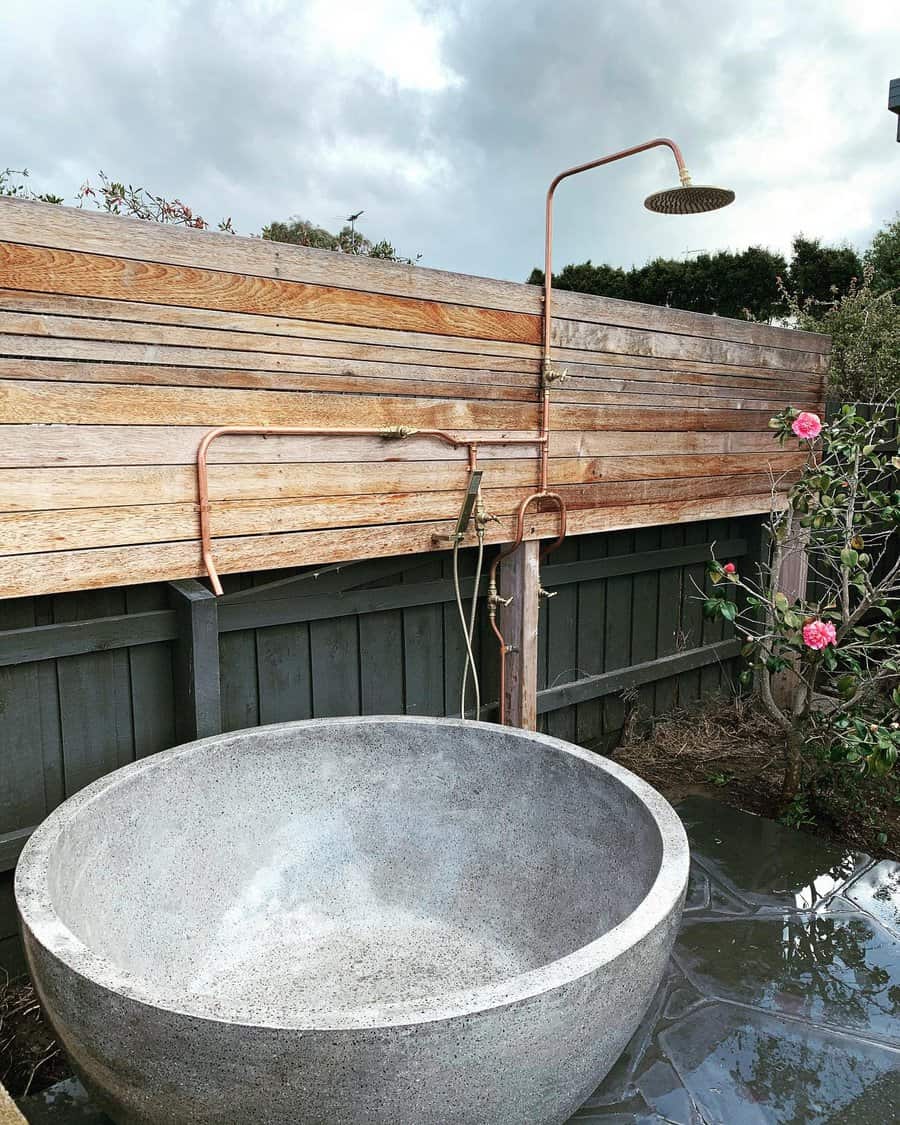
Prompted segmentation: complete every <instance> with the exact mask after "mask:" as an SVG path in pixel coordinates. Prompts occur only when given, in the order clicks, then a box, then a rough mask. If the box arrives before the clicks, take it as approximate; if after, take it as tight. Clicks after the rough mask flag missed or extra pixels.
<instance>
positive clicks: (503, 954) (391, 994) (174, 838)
mask: <svg viewBox="0 0 900 1125" xmlns="http://www.w3.org/2000/svg"><path fill="white" fill-rule="evenodd" d="M68 805H71V806H72V807H71V809H70V810H69V811H68V813H67V815H65V816H64V817H61V818H60V819H59V821H58V824H57V825H56V828H55V836H52V837H51V840H52V843H51V845H50V846H49V847H48V848H47V860H46V887H47V893H48V895H49V899H50V901H51V902H52V906H53V910H54V912H55V914H56V916H57V918H58V920H59V921H60V922H61V923H62V925H63V926H64V927H65V928H67V929H68V931H70V932H71V934H72V935H74V937H75V939H77V942H78V943H80V944H81V945H82V946H83V947H85V948H86V949H87V950H88V951H89V952H90V954H91V955H93V956H95V957H96V958H98V959H100V960H101V961H102V962H106V963H108V965H109V966H111V968H112V969H113V970H114V971H115V972H116V973H117V974H119V975H120V977H121V979H122V980H123V981H125V982H127V983H128V984H129V987H130V988H131V989H132V991H133V993H134V994H137V995H144V994H146V995H148V996H152V997H153V998H154V999H155V1001H156V1002H158V1003H164V1004H171V1005H172V1006H173V1007H174V1008H176V1009H178V1010H187V1011H190V1010H191V1008H192V1004H194V1003H196V1002H198V1001H206V1002H207V1003H206V1005H205V1007H204V1006H203V1005H201V1007H203V1010H204V1011H208V1010H209V1005H210V1003H211V1004H213V1005H214V1006H215V1010H216V1011H217V1012H218V1013H220V1014H221V1015H222V1016H223V1017H224V1018H229V1019H234V1020H249V1021H252V1020H253V1019H254V1018H256V1016H257V1015H258V1013H259V1012H260V1011H261V1010H264V1011H266V1012H267V1013H269V1014H270V1016H272V1017H273V1018H276V1019H277V1020H278V1021H280V1022H283V1023H285V1024H287V1025H302V1024H303V1023H304V1022H308V1023H309V1024H310V1025H319V1026H330V1024H329V1020H332V1021H334V1020H336V1019H337V1017H338V1016H339V1015H340V1014H343V1016H345V1017H346V1016H348V1014H352V1013H353V1012H358V1011H360V1010H363V1009H368V1008H371V1006H373V1005H383V1004H390V1003H396V1002H403V1001H426V1000H428V999H430V998H435V997H444V996H448V995H451V994H458V993H461V992H466V991H467V990H472V989H478V988H481V987H482V986H485V985H491V984H496V983H498V982H503V981H508V980H509V979H510V978H514V977H517V976H518V975H519V974H522V973H526V972H528V971H529V970H533V969H537V968H539V967H541V966H545V965H547V964H548V963H550V962H554V961H556V960H558V959H560V958H563V957H566V956H567V955H568V954H571V953H573V952H574V951H576V950H578V949H580V948H581V947H583V946H585V945H587V944H589V943H591V942H593V941H594V940H595V939H597V938H599V937H601V936H602V935H603V934H604V933H606V932H607V931H609V930H610V929H611V928H613V927H615V926H616V925H618V924H619V923H620V922H622V921H623V920H624V919H625V918H626V917H627V916H628V915H629V914H630V913H631V912H632V911H634V910H635V908H636V907H637V906H638V905H639V904H640V903H641V902H642V901H643V900H644V899H645V897H647V895H648V893H649V892H650V890H651V888H652V886H653V884H654V880H655V879H656V877H657V874H658V873H659V870H660V863H661V859H662V851H663V848H662V840H661V837H660V832H659V829H658V827H657V825H656V822H655V820H654V818H653V816H652V814H651V812H650V811H649V809H648V808H647V807H646V805H645V804H644V803H643V801H642V800H641V799H640V798H639V797H638V796H637V795H636V794H635V792H633V791H632V789H631V788H630V786H629V785H628V784H627V783H626V782H624V781H623V780H622V776H621V771H620V773H619V774H617V772H616V771H615V767H608V765H607V764H605V763H604V760H603V759H600V758H596V757H594V756H592V755H590V754H588V753H586V752H583V751H577V750H575V749H574V748H570V750H569V751H567V750H566V748H565V745H564V744H557V745H553V744H552V743H549V742H547V741H542V740H539V739H534V738H531V737H529V736H527V735H525V734H523V733H522V732H520V731H514V730H510V729H506V728H501V727H497V726H490V725H487V724H475V723H461V722H447V723H446V724H444V723H434V722H433V721H432V722H425V721H423V722H417V721H415V720H409V719H406V720H404V719H394V718H388V719H366V720H346V721H342V720H334V721H329V722H326V723H310V724H305V723H292V724H284V725H281V726H275V727H263V728H258V729H256V730H252V731H244V732H238V733H236V734H234V735H232V736H229V737H227V738H225V739H221V738H220V739H217V740H209V741H207V742H200V743H195V744H193V745H191V746H187V747H180V748H177V749H176V750H173V751H168V752H166V753H164V754H160V755H156V756H154V757H153V758H148V759H145V760H143V761H141V762H138V763H135V764H134V765H132V766H128V767H126V768H125V769H123V770H120V771H117V772H116V773H115V774H112V775H110V776H109V777H107V778H104V779H103V780H102V781H100V782H98V783H96V784H95V785H93V786H91V787H90V788H89V789H88V790H85V791H84V792H83V793H82V794H80V795H79V796H77V797H76V798H74V800H73V801H72V802H68V803H67V806H68ZM67 806H63V809H66V808H67ZM61 811H62V810H61Z"/></svg>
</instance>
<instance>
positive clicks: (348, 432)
mask: <svg viewBox="0 0 900 1125" xmlns="http://www.w3.org/2000/svg"><path fill="white" fill-rule="evenodd" d="M246 434H251V435H256V436H258V437H270V436H271V437H276V436H277V437H380V438H384V439H385V440H391V439H397V438H405V437H427V438H433V439H434V440H435V441H442V442H443V443H444V444H445V445H450V446H453V448H454V449H463V448H465V449H466V450H467V451H468V455H469V471H470V472H472V471H473V470H474V469H475V468H476V467H477V464H478V446H479V445H540V446H541V447H542V449H543V446H544V445H546V443H547V440H548V438H547V435H546V433H545V432H543V431H542V432H541V434H540V435H539V436H537V437H527V438H524V437H523V438H513V437H488V438H479V439H471V438H463V437H460V436H459V435H457V434H452V433H448V432H447V431H446V430H418V429H412V428H410V429H404V428H403V427H398V428H397V429H391V428H390V427H383V426H382V427H381V428H380V429H374V428H373V429H369V428H366V429H357V428H351V427H344V428H341V429H338V428H334V427H318V426H219V427H218V428H217V429H214V430H210V431H209V432H208V433H206V434H204V435H203V439H202V440H201V442H200V445H199V447H198V448H197V499H198V502H199V503H198V507H199V514H200V549H201V555H202V559H203V567H204V569H205V571H206V573H207V575H208V576H209V580H210V582H211V583H212V588H213V591H214V592H215V593H216V594H217V595H220V596H221V594H222V583H221V581H220V579H219V573H218V571H217V570H216V564H215V561H214V560H213V555H212V531H211V528H210V518H209V514H210V508H209V468H208V464H207V459H208V454H209V447H210V446H211V445H212V443H213V442H214V441H216V439H217V438H220V437H226V436H229V435H246ZM535 495H539V494H535ZM533 498H534V497H529V498H528V499H529V501H530V500H531V499H533Z"/></svg>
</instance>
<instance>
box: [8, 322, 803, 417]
mask: <svg viewBox="0 0 900 1125" xmlns="http://www.w3.org/2000/svg"><path fill="white" fill-rule="evenodd" d="M6 339H7V340H8V339H9V337H7V338H6ZM14 339H15V341H17V342H15V343H14V344H12V345H10V346H9V349H8V350H18V349H19V347H20V345H21V350H23V351H27V352H33V353H34V354H35V355H40V354H42V353H43V352H45V351H51V352H57V351H59V352H60V353H62V352H65V353H72V354H73V355H74V354H76V353H79V352H86V351H97V350H98V349H101V350H103V349H105V348H106V347H107V345H95V344H92V345H89V346H82V345H80V344H79V343H78V342H77V341H76V342H74V343H73V344H69V342H67V341H64V342H60V341H51V342H50V344H49V346H48V347H46V348H45V347H44V346H43V344H42V341H40V340H35V339H33V338H31V337H16V338H14ZM2 347H3V344H2V341H0V348H2ZM120 350H121V349H119V348H118V346H117V347H116V348H115V352H116V354H117V355H118V352H119V351H120ZM142 350H143V351H144V352H145V358H146V359H147V360H148V361H149V360H151V359H153V360H160V361H162V362H161V363H150V362H144V359H142V358H141V357H135V358H134V360H133V362H131V363H125V364H122V363H116V362H112V361H111V360H110V361H107V360H102V357H99V358H95V359H90V360H84V359H77V358H76V359H72V358H63V359H50V360H45V359H40V358H38V359H33V360H32V359H23V358H15V359H10V358H0V378H4V379H24V380H35V379H44V380H47V381H50V382H75V383H81V384H86V383H113V384H125V385H127V384H130V385H140V386H172V387H232V388H265V389H272V390H280V391H287V390H294V391H324V392H326V393H339V394H348V393H349V394H379V395H388V394H390V395H407V396H416V397H417V398H426V397H431V398H446V397H448V396H450V397H454V398H472V399H487V400H491V401H501V402H503V401H505V402H531V403H534V402H536V400H537V394H538V380H537V376H536V375H535V376H521V375H519V376H516V375H512V374H510V373H506V372H495V371H488V370H485V371H480V372H479V371H469V370H464V369H456V368H443V367H409V366H406V365H404V364H400V363H389V364H378V363H373V364H362V365H359V364H357V365H353V366H348V365H347V364H346V363H342V362H340V361H337V360H320V359H315V358H314V359H310V360H308V361H304V362H303V363H299V364H293V365H292V366H298V367H303V366H309V367H323V368H330V370H327V371H326V372H325V373H324V374H315V373H305V372H298V371H293V370H282V369H281V365H280V362H279V363H278V364H277V365H276V366H277V369H276V370H263V369H260V368H257V367H256V366H254V362H253V360H252V358H246V359H245V358H244V357H243V356H240V355H238V356H237V359H238V363H239V366H238V367H237V368H223V367H219V366H215V365H214V358H218V359H221V361H222V362H223V363H224V362H227V361H228V360H229V358H232V357H231V356H229V355H219V354H218V353H209V356H207V355H206V354H204V353H203V352H199V353H194V352H192V353H191V354H190V355H189V356H185V357H183V358H184V359H185V361H186V362H185V364H183V365H182V364H179V363H176V362H172V363H169V362H168V360H169V358H170V356H169V353H170V352H174V351H179V350H180V349H166V348H156V347H154V348H146V349H142ZM194 360H197V361H198V362H199V363H201V364H203V363H205V362H207V360H208V362H209V364H210V366H208V367H204V366H199V367H192V366H188V365H187V364H188V362H192V361H194ZM804 397H805V396H802V395H801V396H799V401H801V402H803V401H804ZM797 399H798V396H797V395H796V394H783V395H782V397H778V396H777V395H776V394H775V393H774V392H773V393H769V392H768V391H767V390H765V389H762V390H761V389H760V388H759V387H756V388H749V389H748V388H746V387H726V386H720V387H717V388H710V387H694V386H692V385H690V384H684V385H683V384H680V383H677V382H674V383H669V384H662V383H654V382H649V383H644V382H640V381H638V380H635V381H632V382H630V383H624V382H622V381H621V380H619V381H616V385H614V386H613V387H611V388H610V387H607V386H606V385H605V383H604V381H603V380H598V379H573V380H567V381H566V382H565V383H564V384H563V385H562V387H561V388H560V389H559V391H558V392H557V393H556V394H555V395H554V401H555V402H557V403H585V404H593V405H598V406H619V405H622V406H659V407H669V408H671V407H691V408H694V409H698V410H702V409H707V408H716V409H727V410H743V409H750V410H762V411H766V412H767V413H769V414H770V415H771V414H774V413H776V412H777V411H779V410H783V409H784V407H785V406H786V405H788V404H790V403H791V402H794V401H796V400H797ZM807 405H816V403H815V401H813V402H811V403H807Z"/></svg>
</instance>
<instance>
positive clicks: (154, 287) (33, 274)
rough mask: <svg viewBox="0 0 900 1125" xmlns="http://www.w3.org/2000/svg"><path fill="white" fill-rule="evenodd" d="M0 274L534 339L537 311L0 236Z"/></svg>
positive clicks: (96, 291) (131, 293) (224, 305)
mask: <svg viewBox="0 0 900 1125" xmlns="http://www.w3.org/2000/svg"><path fill="white" fill-rule="evenodd" d="M0 276H2V277H3V279H4V281H5V282H6V285H7V286H9V287H10V288H12V289H35V290H38V291H40V292H42V293H65V294H71V295H72V296H83V297H105V298H112V299H114V300H119V299H122V300H129V301H147V302H150V303H153V304H160V305H188V306H193V307H199V308H210V309H220V310H223V311H224V310H234V311H235V312H253V313H270V314H278V315H281V316H295V317H299V318H300V319H306V320H328V321H335V322H337V323H340V324H361V325H371V326H373V327H376V328H381V327H385V328H406V329H409V330H410V331H411V332H428V333H432V334H435V335H441V336H468V337H470V338H476V339H487V340H512V341H514V342H516V343H525V344H536V343H538V342H539V340H540V329H541V322H540V317H538V316H534V315H532V314H529V313H517V312H506V311H503V310H499V309H485V308H478V307H475V306H472V305H469V304H450V303H445V302H442V301H435V300H422V299H420V298H418V297H397V296H386V295H384V294H381V293H371V292H366V291H363V290H359V289H340V288H336V287H335V286H333V285H325V284H309V283H307V282H303V281H282V280H274V279H272V278H263V277H257V276H252V275H249V274H247V273H246V272H244V271H241V272H240V273H231V272H225V271H222V270H212V269H197V268H195V267H192V266H171V265H165V264H162V263H159V262H151V261H135V260H133V259H125V258H116V257H112V256H110V255H109V254H108V253H107V254H84V253H78V252H73V251H70V250H60V249H51V248H48V247H43V246H28V245H25V244H23V243H14V242H2V243H0Z"/></svg>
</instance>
